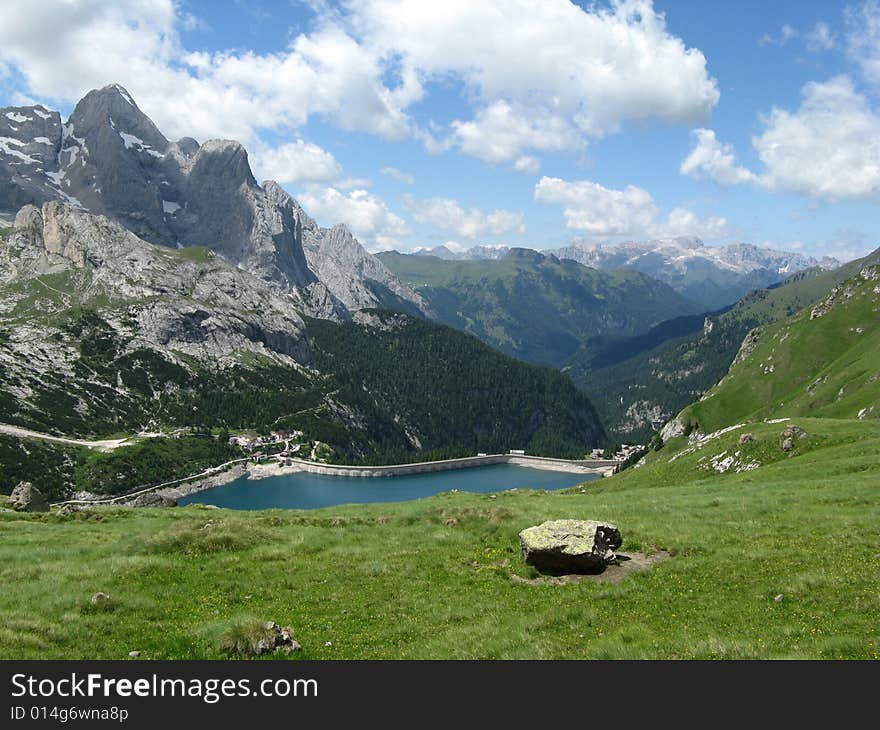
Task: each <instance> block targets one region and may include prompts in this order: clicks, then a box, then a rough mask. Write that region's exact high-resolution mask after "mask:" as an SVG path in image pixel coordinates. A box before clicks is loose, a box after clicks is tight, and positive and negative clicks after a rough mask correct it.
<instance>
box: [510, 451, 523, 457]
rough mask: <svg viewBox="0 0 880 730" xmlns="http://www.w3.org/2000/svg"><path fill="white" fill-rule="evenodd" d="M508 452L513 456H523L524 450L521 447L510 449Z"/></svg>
mask: <svg viewBox="0 0 880 730" xmlns="http://www.w3.org/2000/svg"><path fill="white" fill-rule="evenodd" d="M510 454H511V455H513V456H525V455H526V452H525V451H524V450H523V449H511V450H510Z"/></svg>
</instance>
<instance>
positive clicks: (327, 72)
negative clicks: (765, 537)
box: [0, 0, 880, 259]
mask: <svg viewBox="0 0 880 730" xmlns="http://www.w3.org/2000/svg"><path fill="white" fill-rule="evenodd" d="M31 5H33V6H37V7H33V8H27V7H23V6H22V5H21V4H17V5H16V12H15V13H14V20H12V21H10V22H8V23H4V27H3V28H0V105H10V104H22V103H27V102H30V101H41V102H43V103H45V104H47V105H49V106H53V107H55V108H59V109H60V110H61V111H62V113H64V114H67V113H69V112H70V110H71V109H72V106H73V104H74V103H75V102H76V100H77V99H78V98H80V97H81V96H82V95H83V93H84V92H86V91H87V90H88V89H90V88H94V87H97V86H103V85H105V84H106V83H110V82H119V83H121V84H122V85H123V86H125V87H126V88H127V89H128V90H129V91H130V92H131V93H132V95H133V96H134V98H135V99H136V101H137V102H138V104H139V106H140V107H141V108H142V109H143V110H144V111H145V112H146V113H147V114H148V115H150V116H151V117H152V118H153V119H154V120H155V121H156V122H157V124H158V125H159V127H160V129H162V130H163V131H165V133H166V135H167V136H169V137H172V138H174V137H179V136H183V135H191V136H194V137H196V138H197V139H199V140H200V141H204V140H205V139H208V138H210V137H214V136H222V137H232V138H236V139H240V140H241V141H242V142H243V143H245V145H246V146H247V148H248V150H249V152H250V155H251V160H252V164H253V166H254V168H255V170H256V173H257V175H258V176H259V177H261V178H262V177H273V178H275V179H278V180H279V181H280V182H281V183H282V184H283V185H284V186H285V187H286V188H287V189H288V190H289V191H290V192H291V193H293V194H295V195H296V196H297V197H298V198H299V199H300V200H301V201H302V202H303V204H304V206H305V207H306V208H307V210H309V211H310V212H311V213H312V214H313V215H314V216H315V217H316V218H317V219H318V220H319V222H320V223H322V224H332V223H336V222H340V221H341V222H345V223H347V224H348V225H349V226H350V227H351V228H352V230H353V231H354V232H355V234H356V235H357V236H358V237H359V238H360V239H361V240H362V242H363V243H364V244H365V245H366V246H368V248H370V249H372V250H378V249H383V248H398V249H400V250H410V249H413V248H415V247H419V246H434V245H438V244H441V243H447V242H451V245H461V246H470V245H475V244H501V243H503V244H507V245H525V246H532V247H536V248H554V247H558V246H561V245H565V244H567V243H569V242H570V241H572V240H584V241H590V242H596V243H602V242H613V241H619V240H633V239H636V240H638V239H646V238H652V237H662V236H667V235H695V236H700V237H701V238H703V239H704V240H706V241H707V242H710V243H724V242H732V241H747V242H752V243H757V244H761V245H771V246H774V247H778V248H783V249H796V250H799V251H801V252H804V253H811V254H815V255H826V254H827V255H832V256H836V257H838V258H841V259H847V258H852V257H855V256H856V255H859V254H861V253H864V252H866V251H867V250H870V249H872V248H874V247H876V246H877V245H880V235H878V226H877V224H878V221H880V216H878V204H880V4H878V2H877V1H876V0H867V1H865V0H854V2H851V3H846V2H844V3H833V2H807V1H803V0H802V1H799V2H772V3H767V2H754V1H752V0H741V1H739V2H729V3H721V2H717V3H705V2H686V1H684V0H667V1H664V0H656V2H654V3H653V4H652V3H651V2H649V1H648V0H625V1H624V2H617V3H611V4H608V3H581V4H580V5H572V4H571V3H569V2H567V1H566V0H542V1H541V2H528V0H506V1H502V0H482V1H480V2H476V1H474V2H453V1H451V0H450V1H449V2H444V3H442V4H440V3H424V2H415V1H414V0H353V1H352V2H346V3H342V4H334V3H329V2H321V1H320V0H314V1H313V2H308V3H307V2H289V1H287V0H276V1H274V2H258V1H257V0H237V1H235V2H224V3H217V2H202V1H199V0H181V1H180V2H172V0H119V2H117V3H105V2H102V1H101V0H78V2H74V3H63V2H57V3H56V2H53V0H46V2H41V3H34V4H31ZM12 15H13V14H4V16H6V17H12Z"/></svg>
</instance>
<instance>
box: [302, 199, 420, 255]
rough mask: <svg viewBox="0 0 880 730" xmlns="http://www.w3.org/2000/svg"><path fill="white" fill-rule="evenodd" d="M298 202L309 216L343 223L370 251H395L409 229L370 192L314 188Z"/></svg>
mask: <svg viewBox="0 0 880 730" xmlns="http://www.w3.org/2000/svg"><path fill="white" fill-rule="evenodd" d="M297 199H298V200H299V202H300V203H301V204H302V206H303V208H305V209H306V210H307V211H309V214H310V215H312V216H314V217H315V218H316V219H318V220H319V221H321V222H322V223H325V224H330V225H332V224H336V223H344V224H345V225H346V226H348V229H349V230H350V231H351V232H352V233H353V234H354V235H355V237H357V238H358V239H359V240H360V241H361V243H363V244H364V245H365V246H367V247H368V248H370V249H381V248H393V247H396V246H397V244H398V240H397V239H398V237H399V236H406V235H408V234H409V232H410V230H409V226H407V224H406V221H404V220H403V218H401V217H400V216H398V215H396V214H395V213H392V212H391V211H390V210H389V209H388V207H387V206H386V205H385V202H384V201H383V200H382V199H381V198H380V197H378V196H376V195H373V194H372V193H370V192H368V191H367V190H351V191H350V192H348V193H347V194H346V193H342V192H340V191H339V190H337V189H336V188H334V187H324V188H318V187H312V188H310V189H309V190H307V191H306V192H304V193H300V194H299V195H298V196H297Z"/></svg>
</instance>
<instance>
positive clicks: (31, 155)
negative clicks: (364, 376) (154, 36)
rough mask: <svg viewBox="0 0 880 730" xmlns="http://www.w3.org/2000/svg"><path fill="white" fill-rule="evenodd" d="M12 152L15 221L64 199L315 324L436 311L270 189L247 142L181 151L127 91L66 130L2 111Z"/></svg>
mask: <svg viewBox="0 0 880 730" xmlns="http://www.w3.org/2000/svg"><path fill="white" fill-rule="evenodd" d="M0 143H2V145H0V210H3V211H5V212H6V217H7V218H11V217H14V215H15V213H16V212H17V211H18V209H20V208H21V207H22V206H23V205H26V204H34V205H42V204H43V203H45V202H48V201H50V200H61V201H63V202H65V203H67V204H68V205H70V206H72V207H75V208H77V207H78V208H82V209H83V210H87V211H89V212H91V213H97V214H101V215H106V216H108V217H109V218H112V219H114V220H116V221H118V222H119V223H121V224H122V225H123V226H124V227H125V228H127V229H128V230H130V231H131V232H132V233H134V234H135V235H137V236H138V237H139V238H142V239H144V240H146V241H149V242H151V243H158V244H162V245H166V246H171V247H183V248H185V247H189V246H204V247H207V248H209V249H211V250H213V251H215V253H217V254H218V255H220V256H222V257H223V258H224V259H225V260H227V261H229V262H231V263H233V264H235V265H240V266H242V267H244V268H246V269H247V270H249V271H251V272H252V273H254V274H256V275H257V276H260V277H261V278H264V279H266V280H268V281H271V282H273V284H274V285H276V286H277V287H279V288H281V289H283V290H285V291H288V292H291V293H293V294H294V295H295V296H296V298H297V306H298V308H299V309H300V310H301V311H303V312H304V313H306V314H309V315H311V316H317V317H329V318H332V319H346V318H348V317H350V315H351V311H352V309H357V308H361V307H375V306H381V305H385V306H387V305H388V304H389V303H393V302H399V303H400V304H401V306H404V307H406V308H407V309H408V310H409V311H413V312H420V313H422V314H426V313H427V307H426V305H425V303H424V302H423V301H422V300H421V298H420V297H419V296H418V295H416V294H415V293H414V292H412V291H411V290H409V289H408V288H407V287H405V286H404V285H402V284H401V283H400V282H399V281H396V280H395V278H394V276H393V275H392V274H391V273H390V272H388V271H387V270H386V269H384V267H383V266H382V265H381V263H380V262H378V261H376V260H372V259H371V255H370V254H368V253H367V252H366V251H365V250H364V249H363V247H362V246H361V245H360V243H359V242H358V241H357V240H356V239H355V238H354V237H353V236H351V234H350V233H349V232H348V231H347V229H345V232H342V231H338V230H337V227H334V228H331V229H325V228H320V227H319V226H317V225H316V224H315V222H314V220H313V219H311V218H310V217H309V216H308V215H307V214H306V213H305V211H304V210H303V209H302V207H301V206H300V205H299V204H298V203H297V202H296V201H295V200H294V199H293V198H292V197H291V196H290V195H289V194H288V193H287V192H286V191H284V190H283V189H282V188H281V187H280V186H279V185H277V184H276V183H274V182H271V181H267V182H266V183H264V185H263V186H260V185H259V184H258V183H257V181H256V179H255V178H254V175H253V173H252V171H251V168H250V163H249V160H248V154H247V150H245V148H244V147H243V146H242V145H241V144H240V143H238V142H236V141H233V140H207V141H206V142H204V144H201V145H200V144H199V143H198V142H197V141H196V140H194V139H191V138H183V139H181V140H178V141H176V142H171V141H169V140H168V139H166V138H165V137H164V135H162V133H161V132H160V131H159V129H158V128H157V127H156V126H155V124H153V122H152V121H151V120H150V119H149V118H148V117H147V116H146V115H145V114H144V113H143V112H142V111H141V110H140V109H139V108H138V107H137V104H136V103H135V101H134V99H132V97H131V95H130V94H128V92H127V91H126V90H125V89H124V88H123V87H121V86H120V85H118V84H110V85H108V86H105V87H103V88H102V89H96V90H93V91H90V92H89V93H88V94H86V95H85V96H84V97H83V98H82V99H81V100H80V101H79V102H78V103H77V105H76V107H75V108H74V110H73V113H72V114H71V116H70V119H69V120H68V121H67V122H66V123H65V122H62V120H61V117H60V115H59V114H58V113H57V112H50V111H48V110H46V109H45V107H42V106H39V105H37V106H32V107H14V108H12V107H9V108H5V109H0ZM334 231H335V233H334ZM307 252H308V253H307ZM328 259H329V260H332V261H333V264H334V265H330V264H327V263H326V260H328ZM349 264H351V265H354V268H346V266H347V265H349ZM315 269H322V270H323V273H324V274H325V276H326V278H327V281H326V282H325V281H323V280H322V279H321V277H320V276H318V275H317V274H316V271H315ZM386 290H387V291H386Z"/></svg>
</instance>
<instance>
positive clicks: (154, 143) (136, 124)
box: [68, 84, 168, 155]
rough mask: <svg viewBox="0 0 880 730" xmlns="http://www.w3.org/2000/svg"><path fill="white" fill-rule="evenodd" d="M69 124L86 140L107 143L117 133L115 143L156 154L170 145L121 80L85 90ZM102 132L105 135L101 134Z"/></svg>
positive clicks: (71, 131) (161, 152)
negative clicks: (86, 92) (86, 91)
mask: <svg viewBox="0 0 880 730" xmlns="http://www.w3.org/2000/svg"><path fill="white" fill-rule="evenodd" d="M68 125H71V126H72V129H71V130H70V133H71V134H76V135H77V136H78V137H85V139H86V143H88V142H89V141H91V142H93V143H98V144H106V143H108V142H109V141H110V139H111V138H113V137H116V138H117V139H113V143H114V144H116V145H118V144H119V143H121V144H122V146H123V147H124V148H125V149H128V150H130V149H139V150H141V151H143V152H146V153H147V154H150V151H151V152H152V153H153V154H154V155H161V154H164V152H165V151H166V149H167V148H168V140H167V139H166V138H165V136H164V135H163V134H162V133H161V132H160V131H159V129H158V128H157V127H156V125H155V124H153V121H152V120H151V119H150V118H149V117H148V116H147V115H146V114H144V113H143V112H142V111H141V110H140V109H139V108H138V106H137V104H135V102H134V99H132V97H131V95H130V94H129V93H128V92H127V91H126V90H125V89H124V88H122V87H121V86H120V85H119V84H110V85H109V86H105V87H104V88H102V89H96V90H94V91H90V92H89V93H88V94H86V95H85V96H84V97H83V98H82V99H81V100H80V101H79V103H77V105H76V107H74V110H73V114H71V116H70V120H69V122H68ZM102 133H103V134H105V135H106V137H105V138H103V137H99V135H101V134H102ZM92 146H96V145H94V144H93V145H92Z"/></svg>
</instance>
